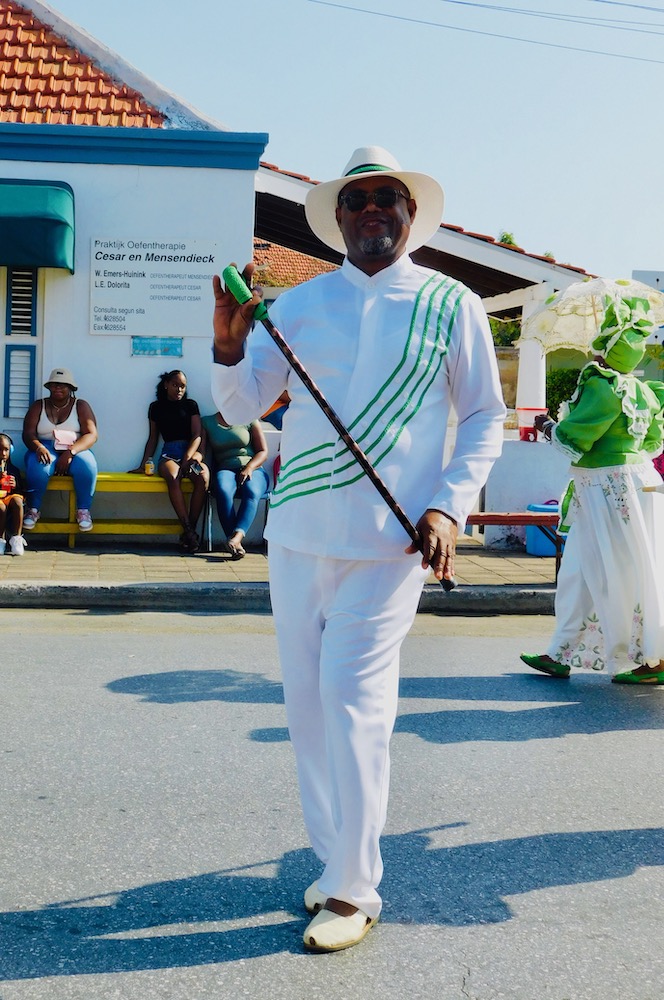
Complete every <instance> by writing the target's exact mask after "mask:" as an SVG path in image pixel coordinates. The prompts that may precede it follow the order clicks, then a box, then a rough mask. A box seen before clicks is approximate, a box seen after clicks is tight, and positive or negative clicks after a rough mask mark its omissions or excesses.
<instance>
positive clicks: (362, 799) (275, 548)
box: [269, 544, 427, 917]
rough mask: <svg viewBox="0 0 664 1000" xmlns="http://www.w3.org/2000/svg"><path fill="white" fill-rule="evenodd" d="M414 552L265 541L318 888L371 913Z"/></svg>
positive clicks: (411, 603) (414, 584)
mask: <svg viewBox="0 0 664 1000" xmlns="http://www.w3.org/2000/svg"><path fill="white" fill-rule="evenodd" d="M420 559H421V557H420V556H418V555H415V556H404V557H403V558H401V559H398V560H386V561H367V560H358V561H350V560H345V559H336V560H335V559H324V558H320V557H318V556H312V555H307V554H306V553H301V552H294V551H293V550H291V549H286V548H284V547H282V546H279V545H275V544H270V549H269V564H270V594H271V598H272V611H273V615H274V621H275V626H276V631H277V641H278V646H279V657H280V660H281V669H282V677H283V684H284V697H285V702H286V713H287V718H288V728H289V731H290V738H291V742H292V744H293V749H294V751H295V757H296V762H297V771H298V779H299V783H300V795H301V799H302V811H303V814H304V821H305V824H306V827H307V832H308V834H309V839H310V841H311V845H312V847H313V849H314V851H315V852H316V854H317V855H318V857H319V858H320V860H321V861H322V863H323V864H324V866H325V870H324V872H323V874H322V876H321V877H320V880H319V886H320V890H321V892H322V893H324V894H325V895H327V896H331V897H334V898H335V899H342V900H345V901H346V902H348V903H350V904H352V905H354V906H357V907H359V908H360V909H362V910H364V912H365V913H367V914H368V915H369V916H372V917H374V916H378V914H379V913H380V909H381V899H380V896H379V895H378V892H377V891H376V890H377V887H378V884H379V883H380V880H381V877H382V873H383V863H382V859H381V855H380V847H379V838H380V834H381V832H382V830H383V827H384V825H385V819H386V814H387V799H388V791H389V776H390V757H389V741H390V737H391V735H392V730H393V728H394V721H395V718H396V711H397V697H398V685H399V650H400V647H401V643H402V642H403V639H404V638H405V636H406V634H407V632H408V630H409V628H410V626H411V625H412V623H413V619H414V617H415V614H416V612H417V605H418V601H419V597H420V594H421V591H422V586H423V583H424V580H425V579H426V576H427V573H426V571H425V570H423V569H422V567H421V566H420Z"/></svg>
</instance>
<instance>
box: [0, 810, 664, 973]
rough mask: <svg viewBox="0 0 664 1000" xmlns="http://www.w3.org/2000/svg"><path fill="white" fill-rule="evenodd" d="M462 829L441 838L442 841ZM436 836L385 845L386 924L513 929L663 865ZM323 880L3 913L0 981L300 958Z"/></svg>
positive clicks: (161, 890) (644, 849) (564, 842)
mask: <svg viewBox="0 0 664 1000" xmlns="http://www.w3.org/2000/svg"><path fill="white" fill-rule="evenodd" d="M463 825H464V824H463V823H461V824H459V823H453V824H449V825H448V826H447V827H445V826H442V827H439V828H436V832H437V836H438V837H440V836H441V834H442V835H443V836H444V835H445V830H446V829H450V828H454V827H458V826H463ZM433 832H434V830H416V831H413V832H410V833H406V834H398V835H393V836H387V837H385V838H384V840H383V846H384V855H385V862H386V867H385V878H384V880H383V884H382V889H381V891H382V893H383V895H384V897H385V900H386V904H385V908H384V910H383V915H382V918H381V919H382V921H383V923H388V924H389V923H397V924H426V925H438V926H448V927H462V926H463V927H467V926H469V925H474V924H487V923H501V922H504V921H507V920H510V919H511V918H512V914H511V911H510V907H509V904H508V903H507V902H506V899H507V898H509V897H511V896H515V895H518V894H523V893H528V892H531V891H534V890H538V889H546V888H549V887H551V886H573V885H578V884H582V883H589V882H598V881H603V880H606V879H616V878H624V877H626V876H628V875H631V874H632V873H633V872H635V871H636V870H637V869H638V868H639V867H645V866H650V865H664V829H661V828H656V829H641V830H639V829H626V830H606V831H592V832H579V833H552V834H543V835H541V836H531V837H522V838H515V839H511V840H502V841H491V842H486V843H479V844H465V845H462V846H456V847H454V846H453V847H438V848H431V846H430V845H431V841H430V837H429V834H430V833H433ZM266 866H272V867H274V866H276V869H277V870H276V874H274V875H270V876H267V875H265V874H261V872H263V873H264V872H265V871H266V870H267V868H266ZM247 869H254V870H255V874H253V875H249V874H247ZM317 870H318V869H317V868H315V867H314V859H313V855H312V853H311V852H310V851H308V850H298V851H292V852H288V853H287V854H285V855H283V857H281V858H280V859H271V860H265V861H258V862H257V863H256V864H255V865H247V866H246V868H245V869H242V868H239V869H234V870H233V869H230V870H227V871H222V872H211V873H208V874H204V875H196V876H192V877H190V878H185V879H175V880H172V881H167V882H157V883H153V884H147V885H144V886H138V887H136V888H134V889H129V890H125V891H121V892H117V893H113V892H112V890H111V891H109V892H108V893H107V894H105V895H102V896H97V897H92V898H88V899H80V900H64V901H62V902H59V903H53V904H49V905H47V906H44V907H42V908H39V909H34V910H21V911H16V912H6V913H2V914H0V935H1V938H2V942H3V946H2V950H1V953H0V979H3V980H21V979H34V978H41V977H45V976H75V975H98V974H103V973H114V972H138V971H145V970H155V969H172V968H185V967H191V966H198V965H206V964H217V963H223V962H230V961H238V960H240V959H251V958H258V957H260V956H265V955H272V954H278V953H283V952H290V953H299V952H301V951H302V945H301V935H302V932H303V930H304V927H305V925H306V920H307V919H308V918H307V916H306V914H305V913H304V911H303V910H302V909H301V898H302V895H301V894H302V891H303V888H304V886H306V885H307V884H308V882H309V881H310V880H311V879H312V878H313V877H315V874H316V872H317ZM220 924H225V925H226V926H219V925H220Z"/></svg>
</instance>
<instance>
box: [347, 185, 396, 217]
mask: <svg viewBox="0 0 664 1000" xmlns="http://www.w3.org/2000/svg"><path fill="white" fill-rule="evenodd" d="M409 197H410V196H409V195H407V194H404V192H403V191H398V190H397V188H393V187H379V188H376V190H375V191H364V190H363V189H362V188H354V189H353V190H352V191H348V192H347V193H346V194H340V195H339V205H345V206H346V208H347V209H348V211H349V212H361V211H362V209H363V208H366V207H367V205H368V204H369V202H370V201H372V202H373V203H374V205H375V206H376V208H394V206H395V205H396V203H397V198H405V199H406V201H408V198H409Z"/></svg>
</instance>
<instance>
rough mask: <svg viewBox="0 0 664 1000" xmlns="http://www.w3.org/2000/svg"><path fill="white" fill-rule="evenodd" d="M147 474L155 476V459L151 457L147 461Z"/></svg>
mask: <svg viewBox="0 0 664 1000" xmlns="http://www.w3.org/2000/svg"><path fill="white" fill-rule="evenodd" d="M145 475H146V476H154V461H153V460H152V459H151V458H149V459H148V460H147V462H146V463H145Z"/></svg>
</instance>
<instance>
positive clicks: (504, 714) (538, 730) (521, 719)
mask: <svg viewBox="0 0 664 1000" xmlns="http://www.w3.org/2000/svg"><path fill="white" fill-rule="evenodd" d="M108 689H109V690H110V691H113V692H115V693H117V694H129V695H134V696H137V697H139V698H140V699H141V700H142V701H144V702H148V703H152V704H176V703H181V702H197V701H222V702H237V703H249V704H264V705H267V704H270V705H281V704H283V690H282V686H281V683H280V682H279V681H274V680H270V679H268V678H266V677H265V676H264V675H262V674H258V673H257V674H253V673H245V672H242V671H238V670H231V669H222V670H205V669H189V670H172V671H167V672H162V673H157V674H139V675H136V676H132V677H123V678H120V679H118V680H117V681H112V682H111V683H110V684H108ZM658 694H659V692H657V691H655V690H652V689H645V688H643V687H634V688H624V687H619V686H618V685H611V684H610V683H609V680H608V678H607V677H605V676H604V675H601V676H595V675H591V676H586V675H580V674H579V675H574V676H573V678H572V680H569V681H560V680H552V679H551V678H549V677H544V676H542V677H540V676H538V675H534V674H521V673H515V674H501V675H498V676H490V677H486V676H475V677H459V676H447V677H445V676H436V677H402V679H401V682H400V688H399V696H400V714H399V717H398V719H397V724H396V728H395V732H396V733H412V734H414V735H416V736H420V737H421V738H422V739H424V740H427V741H428V742H431V743H464V742H467V741H474V740H487V741H492V740H495V741H499V742H502V741H514V742H519V741H527V740H532V739H547V738H557V737H562V736H567V735H570V734H572V733H586V734H592V733H603V732H618V731H623V730H624V731H630V730H635V731H637V730H655V729H662V728H664V699H662V698H660V697H658ZM411 699H419V700H423V699H428V700H438V701H440V700H445V701H465V702H468V701H470V702H479V701H484V702H509V703H512V704H514V703H517V704H518V703H519V702H528V703H529V707H528V708H523V709H520V708H518V707H517V708H513V707H511V708H510V709H509V710H506V711H501V710H500V709H497V708H494V707H492V708H482V707H479V706H478V707H477V708H448V709H443V710H433V711H427V712H410V711H409V705H408V703H409V701H410V700H411ZM533 703H535V704H537V703H540V704H541V705H542V707H536V708H533V707H532V705H533ZM550 703H553V704H550ZM251 735H252V738H253V739H254V740H256V741H257V742H263V743H269V742H280V741H282V740H287V739H288V732H287V730H286V729H285V728H283V727H272V728H265V729H255V730H254V731H253V732H252V734H251Z"/></svg>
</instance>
